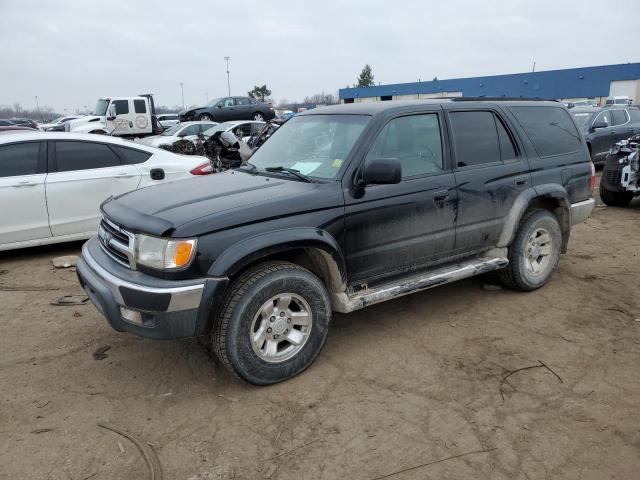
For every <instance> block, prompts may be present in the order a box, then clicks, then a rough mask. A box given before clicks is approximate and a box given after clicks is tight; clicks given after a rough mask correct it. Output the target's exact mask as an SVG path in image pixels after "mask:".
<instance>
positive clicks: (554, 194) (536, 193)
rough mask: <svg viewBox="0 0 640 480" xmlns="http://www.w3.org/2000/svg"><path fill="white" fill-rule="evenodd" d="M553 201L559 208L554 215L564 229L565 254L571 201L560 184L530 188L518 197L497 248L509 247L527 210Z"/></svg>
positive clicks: (508, 215)
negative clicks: (542, 202) (538, 204)
mask: <svg viewBox="0 0 640 480" xmlns="http://www.w3.org/2000/svg"><path fill="white" fill-rule="evenodd" d="M548 199H551V200H553V201H554V203H557V205H558V207H557V208H556V209H555V211H554V213H555V214H556V215H557V216H558V221H559V222H560V228H561V229H562V240H563V241H562V243H563V245H562V252H563V253H564V252H565V251H566V248H567V243H568V241H569V233H570V230H571V201H570V200H569V195H568V194H567V191H566V190H565V189H564V187H562V185H559V184H553V183H549V184H543V185H536V186H535V187H533V188H528V189H527V190H525V191H523V192H522V193H520V195H518V197H517V198H516V200H515V201H514V202H513V205H512V206H511V209H510V210H509V213H508V214H507V216H506V217H505V221H504V226H503V227H502V232H501V233H500V237H499V238H498V243H497V245H496V246H497V247H498V248H502V247H508V246H509V245H510V244H511V242H512V241H513V238H514V237H515V234H516V231H517V229H518V225H519V224H520V219H521V218H522V216H523V215H524V213H525V212H526V211H527V209H528V208H529V207H530V206H531V205H532V204H534V203H536V202H538V201H545V200H548Z"/></svg>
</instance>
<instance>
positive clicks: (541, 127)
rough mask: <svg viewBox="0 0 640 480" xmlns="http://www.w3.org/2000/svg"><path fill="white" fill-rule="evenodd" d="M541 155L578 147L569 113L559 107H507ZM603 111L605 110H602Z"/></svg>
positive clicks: (575, 131) (578, 140) (576, 135)
mask: <svg viewBox="0 0 640 480" xmlns="http://www.w3.org/2000/svg"><path fill="white" fill-rule="evenodd" d="M509 109H510V110H511V111H512V112H513V114H514V115H515V117H516V118H517V119H518V122H520V124H521V125H522V127H523V128H524V131H525V132H526V133H527V135H528V136H529V138H530V139H531V143H533V146H534V148H535V149H536V151H537V152H538V155H540V156H541V157H548V156H550V155H561V154H563V153H570V152H575V151H576V150H579V149H580V136H579V134H578V130H576V126H575V124H574V123H573V121H572V120H571V117H570V116H569V114H568V113H567V112H566V111H565V110H564V109H562V108H559V107H543V106H540V107H524V106H523V107H509ZM603 113H605V112H603Z"/></svg>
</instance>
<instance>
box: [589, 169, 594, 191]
mask: <svg viewBox="0 0 640 480" xmlns="http://www.w3.org/2000/svg"><path fill="white" fill-rule="evenodd" d="M589 168H591V181H590V182H589V190H590V191H591V193H593V191H594V190H595V189H596V166H595V165H594V164H593V162H589Z"/></svg>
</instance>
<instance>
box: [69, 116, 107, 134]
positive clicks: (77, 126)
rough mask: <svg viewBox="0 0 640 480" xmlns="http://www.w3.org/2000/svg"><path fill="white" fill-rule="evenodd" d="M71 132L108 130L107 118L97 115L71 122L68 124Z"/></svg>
mask: <svg viewBox="0 0 640 480" xmlns="http://www.w3.org/2000/svg"><path fill="white" fill-rule="evenodd" d="M67 125H69V131H70V132H87V131H89V130H92V129H94V128H103V129H104V128H106V126H107V118H106V117H100V116H97V115H88V116H86V117H82V118H78V119H76V120H70V121H68V122H67Z"/></svg>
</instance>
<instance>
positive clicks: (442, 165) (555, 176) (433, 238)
mask: <svg viewBox="0 0 640 480" xmlns="http://www.w3.org/2000/svg"><path fill="white" fill-rule="evenodd" d="M594 182H595V175H594V169H593V164H592V163H591V162H590V160H589V152H588V150H587V145H586V143H585V140H584V137H583V136H582V135H581V134H580V132H578V130H577V129H576V126H575V124H574V123H573V121H572V120H571V116H570V115H569V113H568V112H567V110H566V109H565V108H564V107H563V106H562V105H560V104H558V103H556V102H538V101H488V100H482V101H481V100H465V99H463V100H462V101H460V100H458V101H452V100H439V101H416V102H379V103H366V104H365V103H358V104H351V105H339V106H331V107H323V108H318V109H315V110H310V111H307V112H304V113H303V114H301V115H298V116H296V117H294V118H292V119H291V120H289V121H288V122H287V123H286V124H284V125H283V126H282V127H280V128H279V129H278V130H276V131H275V133H274V134H273V135H272V137H271V138H270V139H269V140H268V141H267V142H265V143H264V145H262V146H261V147H260V148H259V149H258V150H257V151H256V152H255V153H254V154H253V156H252V157H251V159H250V161H249V162H248V163H246V164H245V165H243V166H242V167H240V168H238V169H236V170H231V171H227V172H224V173H220V174H216V175H207V176H205V177H202V178H194V179H189V180H186V181H179V182H174V183H170V184H166V185H161V186H154V187H148V188H144V189H141V190H138V191H135V192H131V193H128V194H124V195H121V196H119V197H116V198H111V199H108V200H106V201H105V202H104V203H103V204H102V206H101V210H102V213H103V220H102V223H101V226H100V229H99V235H98V237H97V238H94V239H92V240H90V241H88V242H87V243H86V244H85V245H84V247H83V253H82V258H81V260H80V262H79V263H78V266H77V272H78V276H79V278H80V282H81V284H82V285H83V287H84V288H85V290H86V292H87V294H88V295H89V297H90V298H91V300H92V301H93V303H94V304H95V305H96V306H97V308H98V309H99V310H100V311H101V312H102V313H103V314H104V315H105V316H106V318H107V320H108V321H109V323H110V324H111V326H112V327H113V328H115V329H116V330H119V331H128V332H132V333H135V334H137V335H141V336H144V337H150V338H157V339H173V338H180V337H189V336H195V335H208V336H210V338H211V340H212V343H213V347H214V350H215V352H216V353H217V355H218V357H219V358H220V360H221V361H222V362H223V363H224V364H225V365H226V366H227V367H228V368H229V369H230V370H231V371H232V372H233V373H235V374H236V375H238V376H240V377H241V378H243V379H244V380H247V381H248V382H251V383H254V384H270V383H275V382H278V381H281V380H284V379H286V378H289V377H291V376H293V375H296V374H297V373H300V372H301V371H303V370H304V369H305V368H307V367H308V366H309V365H310V364H311V362H312V361H313V360H314V359H315V357H316V356H317V355H318V353H319V352H320V350H321V348H322V346H323V344H324V343H325V339H326V338H327V330H328V328H329V324H330V321H331V315H332V312H333V311H335V312H341V313H347V312H351V311H354V310H357V309H360V308H363V307H366V306H368V305H371V304H375V303H378V302H382V301H384V300H389V299H392V298H396V297H399V296H401V295H406V294H408V293H412V292H416V291H419V290H424V289H427V288H431V287H435V286H437V285H442V284H444V283H447V282H451V281H454V280H458V279H461V278H465V277H470V276H472V275H478V274H481V273H484V272H489V271H493V270H497V271H498V274H499V276H500V278H501V280H502V282H503V283H504V284H505V285H507V286H508V287H511V288H514V289H517V290H533V289H536V288H539V287H541V286H542V285H544V284H545V283H546V282H547V280H548V279H549V276H550V275H551V274H552V272H553V270H554V269H555V267H556V265H557V263H558V260H559V256H560V254H561V253H563V252H565V251H566V249H567V242H568V240H569V234H570V231H571V226H572V225H573V224H575V223H577V222H581V221H583V220H585V219H586V218H587V217H588V216H589V214H590V213H591V209H592V208H593V204H594V202H593V199H592V198H591V194H592V191H593V186H594Z"/></svg>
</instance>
